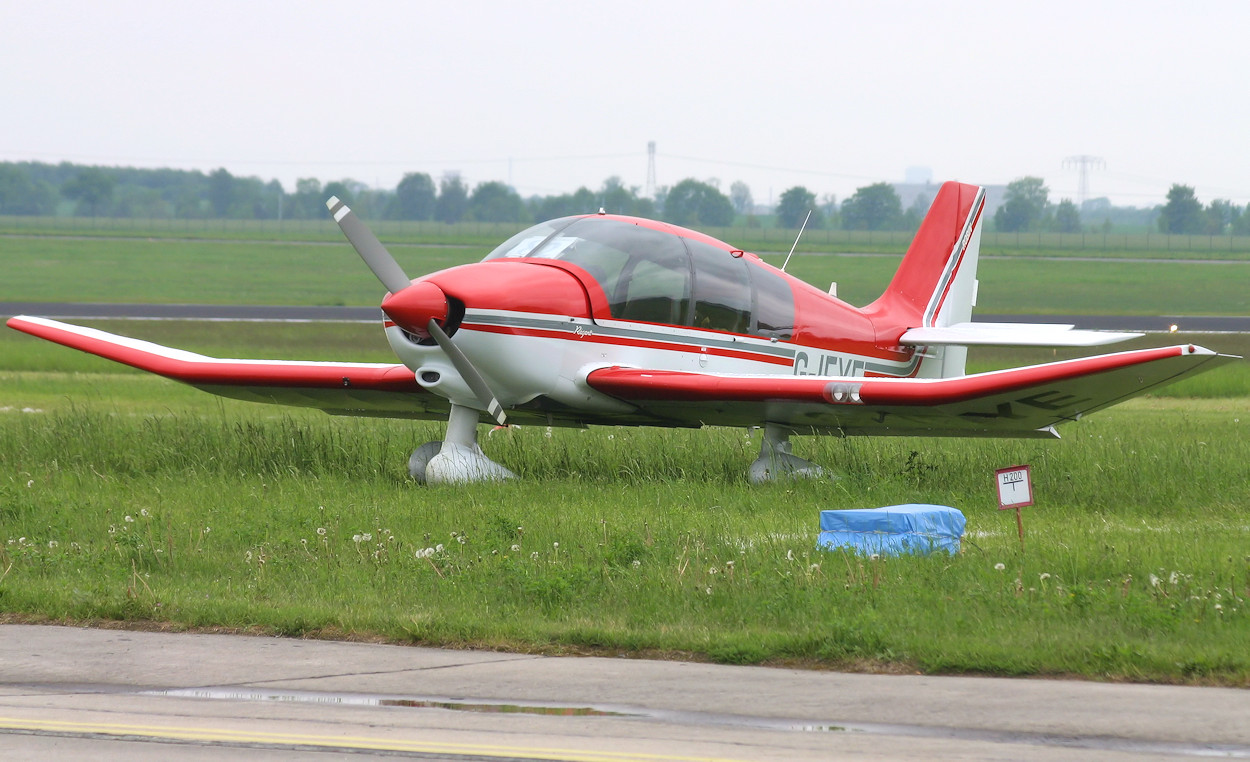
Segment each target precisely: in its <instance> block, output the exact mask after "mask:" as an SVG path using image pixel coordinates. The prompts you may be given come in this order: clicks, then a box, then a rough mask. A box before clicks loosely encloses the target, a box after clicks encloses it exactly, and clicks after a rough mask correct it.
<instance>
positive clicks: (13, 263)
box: [0, 237, 1250, 315]
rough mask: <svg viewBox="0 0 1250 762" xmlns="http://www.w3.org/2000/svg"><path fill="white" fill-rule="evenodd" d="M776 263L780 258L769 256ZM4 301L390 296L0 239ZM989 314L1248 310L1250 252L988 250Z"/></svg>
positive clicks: (868, 260) (326, 262) (453, 251)
mask: <svg viewBox="0 0 1250 762" xmlns="http://www.w3.org/2000/svg"><path fill="white" fill-rule="evenodd" d="M490 248H491V247H490V246H484V245H465V246H445V245H444V246H393V249H394V254H395V257H396V259H397V260H398V261H399V263H400V265H401V266H402V267H403V268H404V269H405V271H406V272H408V273H409V274H412V275H416V274H420V273H425V272H431V271H433V270H437V269H442V268H444V267H449V266H452V265H456V264H463V263H466V262H475V261H478V260H480V259H481V258H482V257H483V256H485V254H486V253H487V252H489V251H490ZM904 249H905V246H903V247H900V248H899V249H898V254H897V256H836V255H811V256H796V257H795V258H794V260H793V261H792V262H791V264H790V267H789V270H790V272H792V273H794V274H795V275H797V276H798V277H800V278H802V279H804V280H806V281H808V282H809V283H812V284H814V285H815V286H817V287H818V288H820V289H821V290H825V289H827V288H828V287H829V284H830V283H831V282H833V281H837V283H838V294H839V296H840V297H841V298H842V299H844V300H846V301H848V302H850V303H851V304H855V305H860V306H862V305H864V304H867V303H868V302H870V301H872V300H873V299H875V298H877V297H878V296H879V295H880V294H881V292H882V291H883V290H884V289H885V287H886V284H888V283H889V281H890V277H891V276H892V275H893V273H894V270H895V269H896V268H897V267H898V262H899V260H900V259H901V258H902V253H903V250H904ZM768 260H769V261H771V262H773V263H774V264H777V265H780V264H781V262H782V261H783V260H784V257H782V256H773V257H768ZM0 267H2V268H3V269H4V272H5V273H6V277H5V278H4V279H3V281H2V282H0V301H74V302H157V303H173V304H177V303H182V304H187V303H191V304H196V303H202V304H297V305H374V304H377V303H378V302H379V301H380V300H381V297H382V296H383V293H382V292H381V289H380V288H379V286H378V284H377V281H376V279H374V277H373V276H372V274H371V273H370V272H369V271H368V269H367V268H366V267H364V265H363V264H361V262H360V261H359V258H358V257H356V255H355V253H354V252H353V251H352V250H351V247H350V246H349V245H348V244H347V243H346V242H345V241H344V242H340V243H334V244H312V243H301V244H292V243H282V242H260V241H200V240H170V239H154V240H117V239H109V238H83V239H65V238H39V237H21V238H3V239H0ZM979 276H980V280H981V287H980V292H979V293H980V298H979V304H978V307H977V309H978V310H979V311H980V312H982V313H991V314H1032V313H1037V314H1156V315H1245V314H1250V261H1248V262H1230V263H1220V264H1199V263H1177V262H1123V261H1054V260H1050V259H1026V258H1010V259H994V258H987V259H985V260H984V261H983V262H982V263H981V266H980V268H979Z"/></svg>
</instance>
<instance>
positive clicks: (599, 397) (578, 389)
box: [387, 215, 920, 424]
mask: <svg viewBox="0 0 1250 762" xmlns="http://www.w3.org/2000/svg"><path fill="white" fill-rule="evenodd" d="M413 283H414V284H421V283H429V284H433V285H434V286H437V289H438V290H440V291H441V292H442V293H443V294H445V295H446V303H447V305H448V306H447V308H446V310H445V314H443V315H438V316H434V317H435V318H436V319H437V320H438V322H439V323H440V324H441V325H443V327H444V328H445V329H446V330H447V332H448V333H449V334H452V335H453V336H454V338H455V341H456V343H457V345H458V346H459V347H460V348H461V349H462V350H463V351H464V352H465V354H466V355H468V356H469V357H470V358H471V359H472V361H473V363H474V364H475V365H476V366H477V367H478V369H479V371H481V372H482V373H483V374H484V375H485V376H486V377H487V379H488V380H489V381H490V383H491V387H492V388H493V389H494V390H495V393H496V394H497V395H498V396H499V399H500V402H502V403H503V404H504V405H505V406H507V407H511V408H521V409H525V408H526V407H530V408H533V409H534V410H535V411H536V412H537V411H539V410H541V411H542V413H543V415H544V416H545V418H546V419H547V421H548V423H551V424H559V423H582V422H587V421H593V419H594V418H595V417H596V416H597V415H618V416H619V415H621V414H623V413H626V412H627V408H628V407H629V406H627V405H625V404H624V403H622V402H620V401H618V400H615V399H613V398H611V397H608V396H606V395H603V394H600V393H598V392H596V391H594V390H592V389H591V388H589V387H588V386H587V385H586V383H585V378H586V376H587V374H588V373H589V372H590V371H591V370H594V369H596V368H601V367H607V366H623V367H639V368H649V369H655V370H674V371H693V372H697V371H703V372H710V373H729V374H741V375H820V376H852V377H862V376H895V377H899V376H910V375H914V374H915V372H916V369H917V366H918V364H919V359H920V358H919V356H918V355H917V353H916V351H915V350H914V349H913V348H910V347H899V346H897V339H898V335H899V334H900V333H901V331H902V330H903V328H904V327H899V326H881V325H877V324H874V322H873V321H872V320H870V319H869V318H868V317H867V316H865V315H864V314H863V313H862V312H861V311H860V310H858V309H856V308H855V307H853V306H851V305H849V304H847V303H845V302H843V301H841V300H839V299H837V298H836V297H833V296H830V295H828V294H826V293H824V292H822V291H820V290H818V289H815V288H813V287H812V286H810V285H808V284H806V283H804V282H802V281H800V280H798V279H796V278H794V277H792V276H790V275H788V274H786V273H784V272H782V271H780V270H778V269H777V268H775V267H772V266H771V265H768V264H767V263H765V262H763V261H762V260H761V259H760V258H759V257H757V256H755V255H754V254H750V253H746V252H743V251H741V250H736V249H734V248H733V247H731V246H730V245H728V244H726V243H724V242H722V241H718V240H716V239H714V238H711V237H708V236H706V235H703V234H700V233H697V232H695V231H691V230H687V229H684V228H680V227H677V226H673V225H668V224H666V223H661V222H655V221H651V220H643V219H638V218H631V217H620V216H612V215H588V216H584V217H568V218H563V219H560V220H554V221H552V222H547V223H542V224H541V225H537V226H534V227H533V228H529V229H528V230H525V231H522V232H521V233H519V234H517V235H516V236H514V237H513V238H510V239H509V240H508V241H505V242H504V243H503V244H501V245H500V246H499V247H497V248H496V249H495V250H494V251H493V252H491V254H490V255H488V256H487V257H486V259H484V260H483V261H482V262H479V263H476V264H470V265H462V266H460V267H454V268H451V269H448V270H442V271H439V272H436V273H432V274H430V275H427V276H424V277H422V278H418V279H416V280H414V281H413ZM406 291H407V289H406ZM430 291H431V292H433V291H434V289H430ZM421 322H422V319H421V318H416V319H414V320H412V321H409V324H413V323H416V324H420V323H421ZM387 337H388V339H389V341H390V343H391V346H392V347H393V349H394V350H395V353H396V354H397V355H398V357H399V358H400V359H401V361H402V362H403V363H404V364H405V365H407V366H408V367H409V368H410V369H412V370H413V372H414V373H415V374H416V378H417V381H418V383H420V384H421V385H422V386H423V387H425V388H427V389H428V390H429V391H431V392H434V393H436V394H439V395H441V396H445V397H447V398H448V399H450V400H452V401H453V402H457V403H460V404H466V405H472V404H473V399H474V398H473V395H472V392H471V391H470V390H469V389H468V387H467V385H466V384H465V383H464V381H463V380H462V379H460V377H459V376H458V375H457V374H456V372H455V370H454V369H453V368H452V367H451V364H450V362H449V361H448V359H447V358H446V356H445V355H444V353H443V352H442V350H441V349H440V348H439V347H438V346H437V345H436V344H435V343H434V342H432V341H431V340H429V339H428V338H424V337H422V336H419V335H415V334H413V333H411V332H409V331H405V330H404V329H403V328H401V327H400V326H399V325H396V324H395V323H394V322H393V321H388V323H387ZM577 411H580V412H577Z"/></svg>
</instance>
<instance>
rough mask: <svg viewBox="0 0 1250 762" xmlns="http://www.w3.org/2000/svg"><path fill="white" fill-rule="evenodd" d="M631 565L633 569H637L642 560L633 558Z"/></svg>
mask: <svg viewBox="0 0 1250 762" xmlns="http://www.w3.org/2000/svg"><path fill="white" fill-rule="evenodd" d="M633 566H634V568H635V569H637V568H638V567H639V566H642V561H639V560H638V559H636V558H635V559H634V563H633Z"/></svg>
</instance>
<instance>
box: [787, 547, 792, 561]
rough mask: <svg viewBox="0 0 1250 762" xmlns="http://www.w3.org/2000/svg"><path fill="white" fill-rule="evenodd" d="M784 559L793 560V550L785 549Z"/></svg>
mask: <svg viewBox="0 0 1250 762" xmlns="http://www.w3.org/2000/svg"><path fill="white" fill-rule="evenodd" d="M786 560H787V561H793V560H794V551H793V550H787V551H786Z"/></svg>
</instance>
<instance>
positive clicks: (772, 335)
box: [8, 182, 1237, 483]
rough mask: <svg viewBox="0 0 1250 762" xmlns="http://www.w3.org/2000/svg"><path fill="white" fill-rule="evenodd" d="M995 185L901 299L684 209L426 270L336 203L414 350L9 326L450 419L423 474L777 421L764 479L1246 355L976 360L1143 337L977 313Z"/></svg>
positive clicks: (363, 407) (947, 200) (1107, 399)
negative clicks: (987, 212)
mask: <svg viewBox="0 0 1250 762" xmlns="http://www.w3.org/2000/svg"><path fill="white" fill-rule="evenodd" d="M984 200H985V193H984V191H983V190H982V189H981V188H978V187H976V186H973V185H963V184H959V183H954V182H948V183H946V184H945V185H943V186H942V188H941V190H940V192H939V193H938V194H937V198H936V199H935V200H934V202H933V204H932V207H931V208H930V210H929V213H928V215H927V216H926V218H925V220H924V223H923V224H922V225H921V227H920V230H919V231H918V232H917V234H916V237H915V240H914V241H913V242H912V244H911V247H910V248H909V249H908V251H907V254H906V256H905V257H904V258H903V261H902V263H901V265H900V266H899V269H898V272H897V273H896V274H895V275H894V278H893V280H892V281H891V282H890V284H889V286H888V288H886V290H885V293H884V294H883V295H882V296H881V297H880V298H879V299H877V300H876V301H874V302H873V303H872V304H869V305H868V306H867V307H864V308H862V309H857V308H855V307H853V306H851V305H849V304H847V303H846V302H843V301H841V300H839V299H837V298H835V297H834V296H832V295H830V294H826V293H824V292H822V291H820V290H819V289H816V288H813V287H812V286H810V285H808V284H807V283H804V282H803V281H800V280H798V279H797V278H794V277H792V276H790V275H787V274H786V273H785V272H783V271H782V270H779V269H777V268H775V267H772V266H770V265H768V264H766V263H764V262H763V261H761V260H760V258H759V257H757V256H755V255H754V254H749V253H745V252H743V251H741V250H738V249H735V248H733V247H732V246H730V245H728V244H726V243H723V242H721V241H718V240H716V239H714V238H710V237H708V236H706V235H703V234H701V233H698V232H695V231H693V230H687V229H685V228H680V227H676V226H673V225H669V224H666V223H663V222H655V221H651V220H644V219H638V218H633V217H622V216H617V215H610V214H604V213H603V212H600V213H599V214H591V215H584V216H574V217H564V218H561V219H557V220H552V221H550V222H544V223H542V224H539V225H535V226H533V227H531V228H528V229H526V230H524V231H522V232H520V233H518V234H516V235H515V236H513V237H512V238H509V239H508V240H507V241H505V242H503V243H502V244H500V245H499V246H498V247H497V248H496V249H495V250H494V251H493V252H491V253H490V254H489V255H488V256H487V257H486V259H484V260H483V261H482V262H480V263H476V264H469V265H462V266H460V267H453V268H450V269H447V270H442V271H439V272H436V273H433V274H430V275H426V276H423V277H420V278H417V279H415V280H413V279H409V277H408V276H407V275H406V274H405V273H404V272H403V270H401V269H400V267H399V265H398V264H397V263H396V262H395V260H394V259H393V258H392V257H391V255H390V254H389V253H388V252H387V251H386V249H385V248H384V247H383V246H382V244H381V243H379V242H378V239H377V238H376V237H375V236H374V235H373V234H372V233H371V232H370V231H369V230H368V228H367V227H366V226H365V225H364V223H362V222H361V221H360V220H359V219H358V218H357V217H356V215H355V214H354V213H353V212H352V211H351V210H350V209H348V207H347V206H346V205H344V204H343V203H342V202H340V201H339V200H338V199H336V198H332V199H330V200H329V202H327V206H328V207H329V209H330V212H331V214H332V215H333V216H334V219H335V221H336V222H338V224H339V226H340V227H341V228H342V230H343V232H344V234H345V235H346V236H347V238H348V240H349V241H350V242H351V244H352V245H353V246H354V247H355V248H356V250H357V252H358V253H359V254H360V256H361V257H362V258H363V259H364V260H365V262H366V264H368V266H369V267H370V269H372V270H373V272H374V274H375V275H376V276H377V277H378V279H379V280H380V281H381V282H382V285H383V286H385V287H386V289H387V290H388V291H389V292H390V293H389V294H388V295H387V296H386V298H385V299H383V301H382V311H383V312H384V313H385V314H386V316H387V320H386V321H385V323H384V325H385V330H386V337H387V339H388V340H389V342H390V344H391V347H392V348H393V349H394V351H395V353H396V355H398V357H399V359H400V361H401V363H402V364H392V365H387V364H367V363H336V362H290V361H277V360H225V359H217V358H212V357H205V356H203V355H199V354H194V353H191V352H185V351H182V350H178V349H171V348H168V347H163V346H160V345H156V344H152V343H149V342H145V341H138V340H135V339H130V338H126V337H122V336H116V335H113V334H109V333H105V332H103V331H98V330H94V329H91V328H83V327H79V326H73V325H68V324H65V323H60V322H57V321H53V320H48V319H43V318H37V317H26V316H19V317H15V318H12V319H10V320H9V321H8V325H9V326H10V327H12V328H15V329H17V330H19V331H24V332H26V333H29V334H33V335H35V336H39V337H42V338H45V339H48V340H50V341H54V342H57V343H60V344H64V345H66V346H69V347H73V348H75V349H80V350H84V351H86V352H91V353H94V354H97V355H100V356H102V357H107V358H109V359H111V360H116V361H118V362H122V363H125V364H127V365H132V366H134V367H137V368H141V369H143V370H147V371H151V372H153V373H158V374H160V375H163V376H167V377H169V378H172V379H176V380H178V381H183V382H185V383H188V384H191V385H193V386H196V387H198V388H200V389H203V390H205V391H208V392H212V393H214V394H219V395H223V396H227V397H234V398H238V399H244V400H253V401H258V402H272V403H279V404H287V405H301V406H306V407H315V408H321V409H323V410H325V411H326V412H328V413H332V414H336V415H363V416H392V417H400V418H442V417H444V416H446V417H448V425H447V433H446V437H445V439H444V440H443V441H442V442H430V443H428V444H426V445H424V446H422V447H420V448H418V449H417V450H416V451H415V452H414V453H413V454H412V457H411V459H410V461H409V471H410V473H411V474H412V475H413V477H414V478H416V479H418V480H419V481H423V482H429V483H463V482H472V481H479V480H489V479H503V478H508V477H511V476H512V475H513V474H512V472H511V471H509V470H508V469H507V468H505V467H503V466H502V465H500V464H498V463H495V462H494V461H492V460H490V459H489V458H487V457H486V456H485V455H484V454H483V453H482V451H481V449H480V448H479V447H478V445H477V427H478V424H479V421H480V420H481V416H482V414H483V413H486V414H487V415H488V416H489V417H490V418H491V419H494V421H497V422H498V423H500V424H504V423H506V422H508V421H513V422H517V423H532V424H538V425H546V426H584V425H588V424H606V425H638V426H682V427H700V426H744V427H762V428H763V430H764V436H763V443H762V447H761V450H760V456H759V458H758V459H757V460H756V461H755V462H754V463H753V464H752V465H751V466H750V469H749V472H748V475H749V478H750V479H751V480H752V481H763V480H768V479H773V478H776V477H778V476H811V475H817V474H819V473H821V469H820V467H819V466H816V465H815V464H812V463H810V462H808V461H806V460H803V459H801V458H799V457H797V456H795V455H793V454H792V453H791V451H790V442H789V438H790V436H791V434H793V433H829V434H838V435H844V436H845V435H923V436H935V435H938V436H989V437H1057V436H1058V434H1057V433H1056V432H1055V430H1054V426H1055V425H1056V424H1059V423H1063V422H1066V421H1074V420H1077V419H1078V418H1080V417H1081V416H1083V415H1085V414H1087V413H1091V412H1093V411H1096V410H1100V409H1102V408H1104V407H1107V406H1109V405H1113V404H1115V403H1117V402H1120V401H1122V400H1125V399H1128V398H1129V397H1132V396H1135V395H1138V394H1142V393H1143V392H1147V391H1149V390H1151V389H1154V388H1157V387H1159V386H1161V385H1163V384H1167V383H1170V382H1172V381H1176V380H1178V379H1180V378H1183V377H1185V376H1189V375H1192V374H1194V373H1197V372H1200V371H1204V370H1208V369H1210V368H1214V367H1216V366H1219V365H1221V364H1223V363H1225V362H1228V361H1231V360H1234V359H1237V358H1234V357H1230V356H1227V355H1220V354H1217V353H1215V352H1212V351H1210V350H1207V349H1204V348H1202V347H1197V346H1194V345H1180V346H1172V347H1164V348H1158V349H1142V350H1136V351H1129V352H1120V353H1116V354H1109V355H1100V356H1095V357H1086V358H1082V359H1077V360H1068V361H1064V362H1054V363H1048V364H1044V365H1035V366H1030V367H1023V368H1015V369H1011V370H1001V371H994V372H990V373H979V374H975V375H965V373H964V360H965V358H966V356H967V347H968V346H973V345H998V346H1094V345H1099V344H1106V343H1111V342H1115V341H1121V340H1124V339H1127V338H1131V337H1133V336H1137V335H1138V334H1124V333H1106V332H1093V331H1078V330H1071V329H1072V326H1063V325H1049V324H1021V323H1002V324H987V323H974V322H970V320H971V315H972V307H973V305H974V304H975V301H976V292H977V280H976V269H977V254H978V250H979V246H980V238H981V222H982V219H983V215H982V210H983V206H984Z"/></svg>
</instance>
